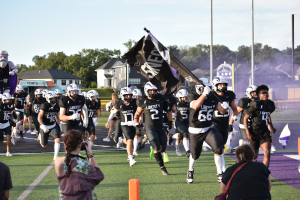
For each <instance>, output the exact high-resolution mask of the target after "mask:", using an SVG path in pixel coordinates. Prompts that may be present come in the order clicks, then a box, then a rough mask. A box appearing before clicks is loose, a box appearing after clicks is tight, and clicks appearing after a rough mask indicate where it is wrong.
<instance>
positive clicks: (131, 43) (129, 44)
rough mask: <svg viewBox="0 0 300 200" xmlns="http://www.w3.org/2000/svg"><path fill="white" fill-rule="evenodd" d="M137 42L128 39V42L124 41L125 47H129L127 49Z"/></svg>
mask: <svg viewBox="0 0 300 200" xmlns="http://www.w3.org/2000/svg"><path fill="white" fill-rule="evenodd" d="M135 44H136V41H134V40H131V39H130V40H128V41H127V42H125V43H123V45H124V46H125V47H127V51H129V50H130V49H131V48H132V47H133V46H134V45H135Z"/></svg>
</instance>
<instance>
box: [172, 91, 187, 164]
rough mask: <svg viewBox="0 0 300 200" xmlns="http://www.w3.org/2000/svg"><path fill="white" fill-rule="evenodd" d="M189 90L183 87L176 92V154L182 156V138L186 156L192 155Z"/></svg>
mask: <svg viewBox="0 0 300 200" xmlns="http://www.w3.org/2000/svg"><path fill="white" fill-rule="evenodd" d="M188 94H189V93H188V91H187V90H186V89H181V90H179V91H178V92H177V93H176V97H177V100H178V101H177V105H176V118H175V127H176V133H177V138H176V143H175V148H176V154H177V155H178V156H182V154H181V153H180V140H182V143H183V146H184V149H185V152H186V156H187V157H188V158H189V157H190V154H191V152H190V141H189V131H188V128H189V114H190V106H189V104H188V103H187V96H188Z"/></svg>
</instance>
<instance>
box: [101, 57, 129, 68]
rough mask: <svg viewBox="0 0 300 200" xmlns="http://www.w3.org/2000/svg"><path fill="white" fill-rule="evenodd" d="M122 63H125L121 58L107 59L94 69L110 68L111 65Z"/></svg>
mask: <svg viewBox="0 0 300 200" xmlns="http://www.w3.org/2000/svg"><path fill="white" fill-rule="evenodd" d="M123 63H125V61H124V60H123V59H120V58H113V59H111V60H109V61H107V62H106V63H104V64H103V65H102V66H101V67H99V68H97V69H96V70H95V71H97V70H101V69H111V68H112V67H114V66H117V65H121V64H123Z"/></svg>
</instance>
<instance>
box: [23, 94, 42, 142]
mask: <svg viewBox="0 0 300 200" xmlns="http://www.w3.org/2000/svg"><path fill="white" fill-rule="evenodd" d="M42 95H43V92H42V91H41V90H40V89H36V90H35V91H34V96H32V97H30V99H29V102H28V103H27V105H26V107H27V108H28V107H29V106H30V107H31V109H32V121H33V124H34V126H35V130H36V132H35V133H36V137H37V138H38V136H39V131H40V123H39V122H38V114H39V112H40V108H41V106H42V104H43V103H44V102H45V99H44V98H43V97H42ZM38 142H39V141H38Z"/></svg>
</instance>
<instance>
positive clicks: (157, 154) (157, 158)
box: [154, 152, 165, 168]
mask: <svg viewBox="0 0 300 200" xmlns="http://www.w3.org/2000/svg"><path fill="white" fill-rule="evenodd" d="M154 157H155V159H156V162H157V163H158V165H159V166H160V168H164V167H165V166H164V161H163V158H162V156H161V153H160V152H158V153H155V154H154Z"/></svg>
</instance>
